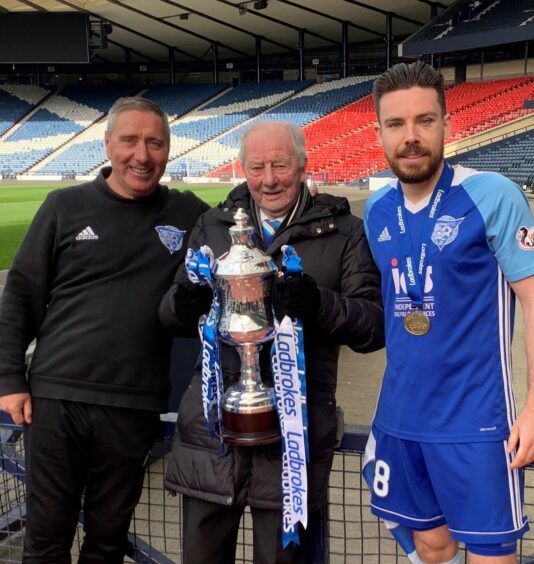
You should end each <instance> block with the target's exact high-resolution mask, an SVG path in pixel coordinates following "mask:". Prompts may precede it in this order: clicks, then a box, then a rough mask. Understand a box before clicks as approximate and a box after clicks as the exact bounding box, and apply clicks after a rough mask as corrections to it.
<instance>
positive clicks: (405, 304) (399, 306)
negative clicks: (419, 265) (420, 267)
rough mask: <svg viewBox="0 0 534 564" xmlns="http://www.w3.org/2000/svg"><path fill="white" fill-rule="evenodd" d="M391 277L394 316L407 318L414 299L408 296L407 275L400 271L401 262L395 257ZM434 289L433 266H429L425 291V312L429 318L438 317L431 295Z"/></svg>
mask: <svg viewBox="0 0 534 564" xmlns="http://www.w3.org/2000/svg"><path fill="white" fill-rule="evenodd" d="M391 276H392V278H393V287H394V289H395V305H394V307H393V315H394V316H395V317H405V316H406V315H407V314H408V313H410V309H411V307H412V299H411V298H410V296H409V295H408V291H407V285H406V275H405V274H404V272H401V270H400V269H399V261H398V259H397V258H395V257H394V258H392V259H391ZM433 288H434V282H433V281H432V266H431V265H427V267H426V269H425V286H424V289H423V294H424V295H423V312H424V314H425V315H426V316H427V317H434V316H435V315H436V312H435V309H434V296H433V295H432V294H431V293H430V292H432V289H433Z"/></svg>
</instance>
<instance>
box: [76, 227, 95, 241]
mask: <svg viewBox="0 0 534 564" xmlns="http://www.w3.org/2000/svg"><path fill="white" fill-rule="evenodd" d="M95 239H98V235H97V234H96V233H95V232H94V231H93V229H92V228H91V227H90V226H89V225H88V226H87V227H86V228H85V229H82V231H80V232H79V233H78V235H76V241H86V240H95Z"/></svg>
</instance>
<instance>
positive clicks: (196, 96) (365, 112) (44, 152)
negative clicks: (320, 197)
mask: <svg viewBox="0 0 534 564" xmlns="http://www.w3.org/2000/svg"><path fill="white" fill-rule="evenodd" d="M371 85H372V77H367V76H362V77H350V78H347V79H342V80H334V81H330V82H325V83H322V84H312V83H311V82H310V81H307V82H296V81H295V82H291V81H286V82H283V81H272V82H266V83H262V84H256V83H244V84H241V85H240V86H238V87H235V88H230V87H229V86H228V85H226V84H222V85H180V86H155V87H153V88H151V89H149V90H147V91H144V92H142V93H141V94H142V95H143V96H146V97H148V98H150V99H152V100H154V101H156V102H157V103H158V104H160V105H161V106H162V107H163V108H164V109H165V111H166V112H167V113H168V115H169V120H170V129H171V151H170V154H171V158H170V162H169V164H168V166H167V174H170V175H171V176H173V177H183V176H203V175H209V176H211V177H216V178H217V177H218V178H223V179H224V178H226V179H228V178H230V177H232V176H242V171H241V169H240V166H239V163H238V162H237V160H236V157H237V149H238V142H239V136H240V134H241V132H242V131H243V129H244V128H245V127H247V126H249V125H250V124H251V123H253V122H254V121H255V120H287V121H291V122H293V123H296V124H298V125H300V126H301V127H303V130H304V133H305V137H306V147H307V150H308V172H309V173H310V175H311V176H312V177H315V178H321V179H324V180H325V181H328V182H351V181H356V180H358V179H361V178H364V177H367V176H370V175H373V174H374V173H376V172H378V171H381V170H384V169H385V168H386V167H387V162H386V161H385V159H384V155H383V151H382V148H381V147H380V146H379V145H378V142H377V139H376V135H375V131H374V123H375V119H376V117H375V113H374V108H373V103H372V100H371V97H370V96H369V93H370V90H371ZM23 91H24V89H21V90H19V91H18V94H16V93H15V91H14V90H13V91H9V90H8V89H7V87H5V86H3V87H1V88H0V112H1V113H0V116H3V115H5V116H7V115H8V113H7V112H8V111H10V112H11V115H12V116H16V115H18V116H22V119H20V118H19V121H18V122H17V123H16V124H15V125H13V121H14V119H15V118H11V120H12V121H11V122H9V123H11V126H8V127H9V128H8V130H7V132H6V133H5V134H4V135H3V137H2V138H0V156H1V158H2V165H1V170H0V172H2V174H4V175H6V174H10V175H13V174H20V173H22V172H26V173H28V172H29V174H30V175H32V174H36V175H37V174H38V175H58V174H59V175H63V176H70V175H74V174H77V175H79V174H88V173H94V172H95V171H96V170H98V168H99V167H100V166H102V164H104V163H105V162H106V161H107V156H106V153H105V150H104V144H103V137H104V130H105V114H106V112H107V110H108V109H109V107H110V105H111V103H112V102H113V101H114V100H115V99H116V98H117V97H118V96H119V95H127V94H131V93H133V92H131V91H130V92H129V91H128V90H124V89H120V90H113V89H108V90H106V89H99V90H98V91H97V90H94V89H90V88H89V89H87V88H86V89H83V88H68V89H65V90H64V91H62V92H61V93H59V94H50V93H49V92H48V91H46V90H44V89H37V90H36V91H30V90H28V91H27V92H26V94H25V97H24V96H23ZM30 93H33V94H32V95H33V97H32V96H30ZM446 97H447V107H448V111H449V112H450V113H451V115H452V135H451V138H450V139H448V140H447V142H449V143H450V142H453V141H457V140H460V139H464V138H466V137H468V136H470V135H473V134H476V133H479V132H481V131H485V130H487V129H489V128H491V127H494V126H496V125H499V124H501V123H506V122H509V121H511V120H513V119H516V118H518V117H521V116H523V115H525V114H527V113H531V112H533V111H534V108H528V107H525V101H528V100H532V99H534V77H519V78H511V79H499V80H490V81H479V82H469V83H465V84H461V85H459V86H455V87H449V88H448V89H447V92H446ZM39 102H40V103H39ZM17 111H18V114H17V113H16V112H17ZM6 123H8V120H7V119H6ZM521 175H522V178H523V177H524V174H523V172H521Z"/></svg>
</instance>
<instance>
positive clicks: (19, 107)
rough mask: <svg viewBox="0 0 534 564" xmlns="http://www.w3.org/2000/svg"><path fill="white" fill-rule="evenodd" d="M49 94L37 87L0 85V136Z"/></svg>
mask: <svg viewBox="0 0 534 564" xmlns="http://www.w3.org/2000/svg"><path fill="white" fill-rule="evenodd" d="M49 94H50V92H49V91H48V90H46V89H45V88H40V87H39V86H25V85H7V84H2V85H0V136H2V135H3V134H4V133H5V132H6V131H8V130H9V129H10V128H12V127H13V126H14V125H15V124H16V123H17V122H18V121H19V120H20V119H22V118H23V117H24V116H25V115H27V114H28V113H29V112H30V111H31V110H33V108H34V107H35V105H36V104H38V103H39V102H40V101H41V100H43V99H44V98H46V96H48V95H49Z"/></svg>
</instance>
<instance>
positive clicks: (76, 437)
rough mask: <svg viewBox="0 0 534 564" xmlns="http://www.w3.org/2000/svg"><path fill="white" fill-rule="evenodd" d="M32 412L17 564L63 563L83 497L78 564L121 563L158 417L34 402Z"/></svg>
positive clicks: (26, 437)
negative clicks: (23, 528) (23, 523)
mask: <svg viewBox="0 0 534 564" xmlns="http://www.w3.org/2000/svg"><path fill="white" fill-rule="evenodd" d="M32 407H33V421H32V423H31V424H30V425H27V426H26V427H25V429H24V441H25V450H26V477H27V483H26V489H27V493H26V507H27V520H26V533H25V537H24V553H23V562H27V563H31V564H63V563H70V561H71V558H70V549H71V545H72V541H73V538H74V534H75V531H76V525H77V523H78V515H79V511H80V508H81V507H82V494H83V492H84V491H85V495H84V500H83V512H84V516H83V520H84V532H85V537H84V541H83V545H82V548H81V552H80V557H79V562H80V563H83V564H93V563H94V564H96V563H106V564H116V563H120V562H122V561H123V558H124V552H125V550H126V546H127V533H128V528H129V526H130V520H131V517H132V513H133V510H134V508H135V506H136V504H137V502H138V500H139V497H140V495H141V490H142V487H143V477H144V472H145V466H146V461H147V458H148V453H149V452H150V448H151V447H152V444H153V442H154V438H155V436H156V431H157V422H158V419H159V417H158V415H157V414H156V413H153V412H148V411H144V410H134V409H123V408H117V407H106V406H99V405H91V404H85V403H79V402H70V401H63V400H50V399H43V398H35V397H34V398H32Z"/></svg>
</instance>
